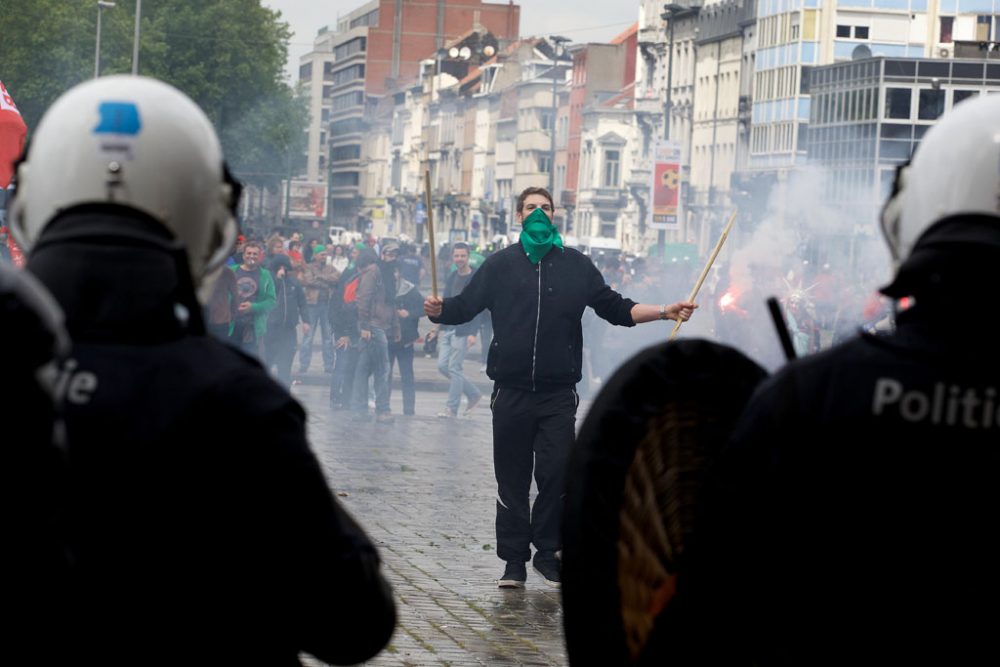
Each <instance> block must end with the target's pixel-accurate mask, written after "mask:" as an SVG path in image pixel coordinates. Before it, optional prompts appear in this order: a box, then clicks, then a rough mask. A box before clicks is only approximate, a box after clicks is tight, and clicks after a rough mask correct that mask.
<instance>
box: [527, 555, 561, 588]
mask: <svg viewBox="0 0 1000 667" xmlns="http://www.w3.org/2000/svg"><path fill="white" fill-rule="evenodd" d="M560 565H561V563H560V562H559V559H558V558H557V557H556V555H555V554H554V553H545V552H541V551H539V552H538V553H536V554H535V557H534V558H533V559H532V561H531V566H532V567H533V568H535V572H537V573H538V574H540V575H542V579H544V580H545V583H547V584H548V585H549V586H555V587H557V588H558V587H559V585H560V584H561V583H562V577H561V576H560V575H559V568H560Z"/></svg>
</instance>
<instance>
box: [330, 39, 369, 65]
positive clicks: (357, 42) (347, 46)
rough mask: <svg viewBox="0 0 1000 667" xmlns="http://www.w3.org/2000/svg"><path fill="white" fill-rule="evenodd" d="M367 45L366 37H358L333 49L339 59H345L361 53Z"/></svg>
mask: <svg viewBox="0 0 1000 667" xmlns="http://www.w3.org/2000/svg"><path fill="white" fill-rule="evenodd" d="M366 45H367V40H366V39H365V38H364V37H358V38H357V39H352V40H351V41H349V42H345V43H344V44H341V45H340V46H338V47H337V48H335V49H334V50H333V55H334V57H335V58H336V59H337V60H343V59H344V58H349V57H351V56H353V55H354V54H355V53H360V52H362V51H364V50H365V48H366Z"/></svg>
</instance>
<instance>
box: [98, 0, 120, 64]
mask: <svg viewBox="0 0 1000 667" xmlns="http://www.w3.org/2000/svg"><path fill="white" fill-rule="evenodd" d="M114 6H115V3H113V2H106V1H105V0H97V40H96V41H97V45H96V46H95V47H94V78H95V79H96V78H97V77H99V76H100V75H101V14H102V13H103V11H104V9H105V8H111V7H114Z"/></svg>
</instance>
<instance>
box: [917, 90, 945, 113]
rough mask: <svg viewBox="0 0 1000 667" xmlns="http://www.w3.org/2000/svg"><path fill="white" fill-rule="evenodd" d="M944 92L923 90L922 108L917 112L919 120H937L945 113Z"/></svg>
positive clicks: (921, 97)
mask: <svg viewBox="0 0 1000 667" xmlns="http://www.w3.org/2000/svg"><path fill="white" fill-rule="evenodd" d="M944 93H945V91H943V90H921V91H920V107H919V109H918V112H917V118H918V119H919V120H937V119H938V118H940V117H941V114H943V113H944Z"/></svg>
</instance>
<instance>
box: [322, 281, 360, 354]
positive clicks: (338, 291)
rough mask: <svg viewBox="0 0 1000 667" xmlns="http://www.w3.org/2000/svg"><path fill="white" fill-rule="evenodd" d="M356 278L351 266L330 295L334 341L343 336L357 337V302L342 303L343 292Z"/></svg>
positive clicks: (330, 313) (330, 315) (330, 314)
mask: <svg viewBox="0 0 1000 667" xmlns="http://www.w3.org/2000/svg"><path fill="white" fill-rule="evenodd" d="M357 277H358V270H357V269H356V268H355V267H353V266H352V267H351V268H349V269H347V270H346V271H344V273H343V274H341V276H340V282H338V283H337V287H336V288H335V289H334V290H333V293H332V294H330V312H329V317H330V326H331V327H332V328H333V337H334V338H335V339H336V338H342V337H344V336H348V337H350V338H357V337H358V302H357V300H355V301H352V302H351V303H345V302H344V290H345V289H346V288H347V286H348V285H350V284H351V281H352V280H354V279H355V278H357Z"/></svg>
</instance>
